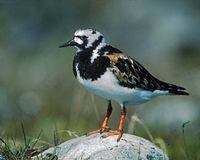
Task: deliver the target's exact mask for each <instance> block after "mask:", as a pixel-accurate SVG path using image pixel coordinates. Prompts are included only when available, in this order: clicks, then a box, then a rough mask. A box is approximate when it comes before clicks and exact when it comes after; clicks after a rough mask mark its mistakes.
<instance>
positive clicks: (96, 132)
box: [87, 126, 110, 136]
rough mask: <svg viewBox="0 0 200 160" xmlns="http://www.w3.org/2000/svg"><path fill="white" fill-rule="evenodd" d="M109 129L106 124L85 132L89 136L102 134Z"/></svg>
mask: <svg viewBox="0 0 200 160" xmlns="http://www.w3.org/2000/svg"><path fill="white" fill-rule="evenodd" d="M109 130H110V128H109V127H108V126H103V127H101V128H99V129H97V130H95V131H92V132H89V133H88V134H87V136H90V135H93V134H98V133H100V134H102V133H104V132H109Z"/></svg>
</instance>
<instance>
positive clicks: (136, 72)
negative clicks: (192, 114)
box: [103, 52, 188, 95]
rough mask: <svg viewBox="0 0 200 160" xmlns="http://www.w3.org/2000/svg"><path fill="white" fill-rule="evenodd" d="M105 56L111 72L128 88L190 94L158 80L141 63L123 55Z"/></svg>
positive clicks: (112, 53)
mask: <svg viewBox="0 0 200 160" xmlns="http://www.w3.org/2000/svg"><path fill="white" fill-rule="evenodd" d="M103 56H105V57H107V58H109V60H110V64H111V65H110V68H109V69H110V70H111V71H112V72H113V74H114V75H115V76H116V78H117V79H118V80H119V82H120V84H121V85H123V86H124V87H128V88H139V89H145V90H150V91H154V90H161V91H162V90H163V91H169V93H172V94H186V95H187V94H188V93H186V92H184V91H181V90H185V88H183V87H179V86H176V85H173V84H169V83H166V82H163V81H160V80H158V79H157V78H155V77H154V76H152V75H151V74H150V73H149V72H148V71H147V70H146V69H145V68H144V67H143V66H142V65H141V64H140V63H139V62H137V61H136V60H134V59H133V58H131V57H129V56H128V55H126V54H123V53H115V52H107V53H105V54H104V55H103Z"/></svg>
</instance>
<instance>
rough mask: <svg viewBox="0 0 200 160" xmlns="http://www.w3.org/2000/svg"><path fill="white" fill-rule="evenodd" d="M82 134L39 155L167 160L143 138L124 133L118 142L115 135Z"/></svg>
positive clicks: (67, 158) (63, 158)
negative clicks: (103, 136)
mask: <svg viewBox="0 0 200 160" xmlns="http://www.w3.org/2000/svg"><path fill="white" fill-rule="evenodd" d="M101 136H102V135H100V134H97V135H92V136H88V137H87V136H82V137H78V138H74V139H71V140H69V141H66V142H64V143H62V144H60V145H58V146H57V147H52V148H49V149H47V150H46V151H44V152H43V153H41V154H40V155H39V157H43V158H44V157H54V159H58V160H73V159H76V160H79V159H82V160H86V159H87V160H100V159H101V160H168V159H169V158H168V157H167V155H166V154H164V153H163V151H161V150H160V149H159V148H158V147H157V146H155V145H154V144H153V143H151V142H149V141H147V140H145V139H144V138H141V137H137V136H134V135H129V134H124V135H123V137H122V138H121V140H120V141H119V142H117V136H110V137H108V138H102V137H101Z"/></svg>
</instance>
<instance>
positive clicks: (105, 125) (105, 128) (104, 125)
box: [87, 101, 112, 135]
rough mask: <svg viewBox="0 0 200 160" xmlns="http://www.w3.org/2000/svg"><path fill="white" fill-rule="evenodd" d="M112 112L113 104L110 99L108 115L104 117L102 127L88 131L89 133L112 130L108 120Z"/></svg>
mask: <svg viewBox="0 0 200 160" xmlns="http://www.w3.org/2000/svg"><path fill="white" fill-rule="evenodd" d="M111 113H112V105H111V101H109V103H108V108H107V113H106V116H105V118H104V121H103V123H102V125H101V127H100V128H99V129H97V130H95V131H92V132H90V133H88V134H87V135H92V134H97V133H103V132H108V131H109V130H110V128H109V127H108V122H109V118H110V115H111Z"/></svg>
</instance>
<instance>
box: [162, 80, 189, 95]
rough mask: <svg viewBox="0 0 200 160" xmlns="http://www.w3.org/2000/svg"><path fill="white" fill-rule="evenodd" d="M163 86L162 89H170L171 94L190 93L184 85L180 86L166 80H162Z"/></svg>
mask: <svg viewBox="0 0 200 160" xmlns="http://www.w3.org/2000/svg"><path fill="white" fill-rule="evenodd" d="M160 82H161V81H160ZM161 86H162V87H161V89H162V90H165V91H168V92H169V94H171V95H189V93H188V92H186V91H185V90H186V89H185V88H184V87H180V86H177V85H174V84H170V83H166V82H161Z"/></svg>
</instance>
